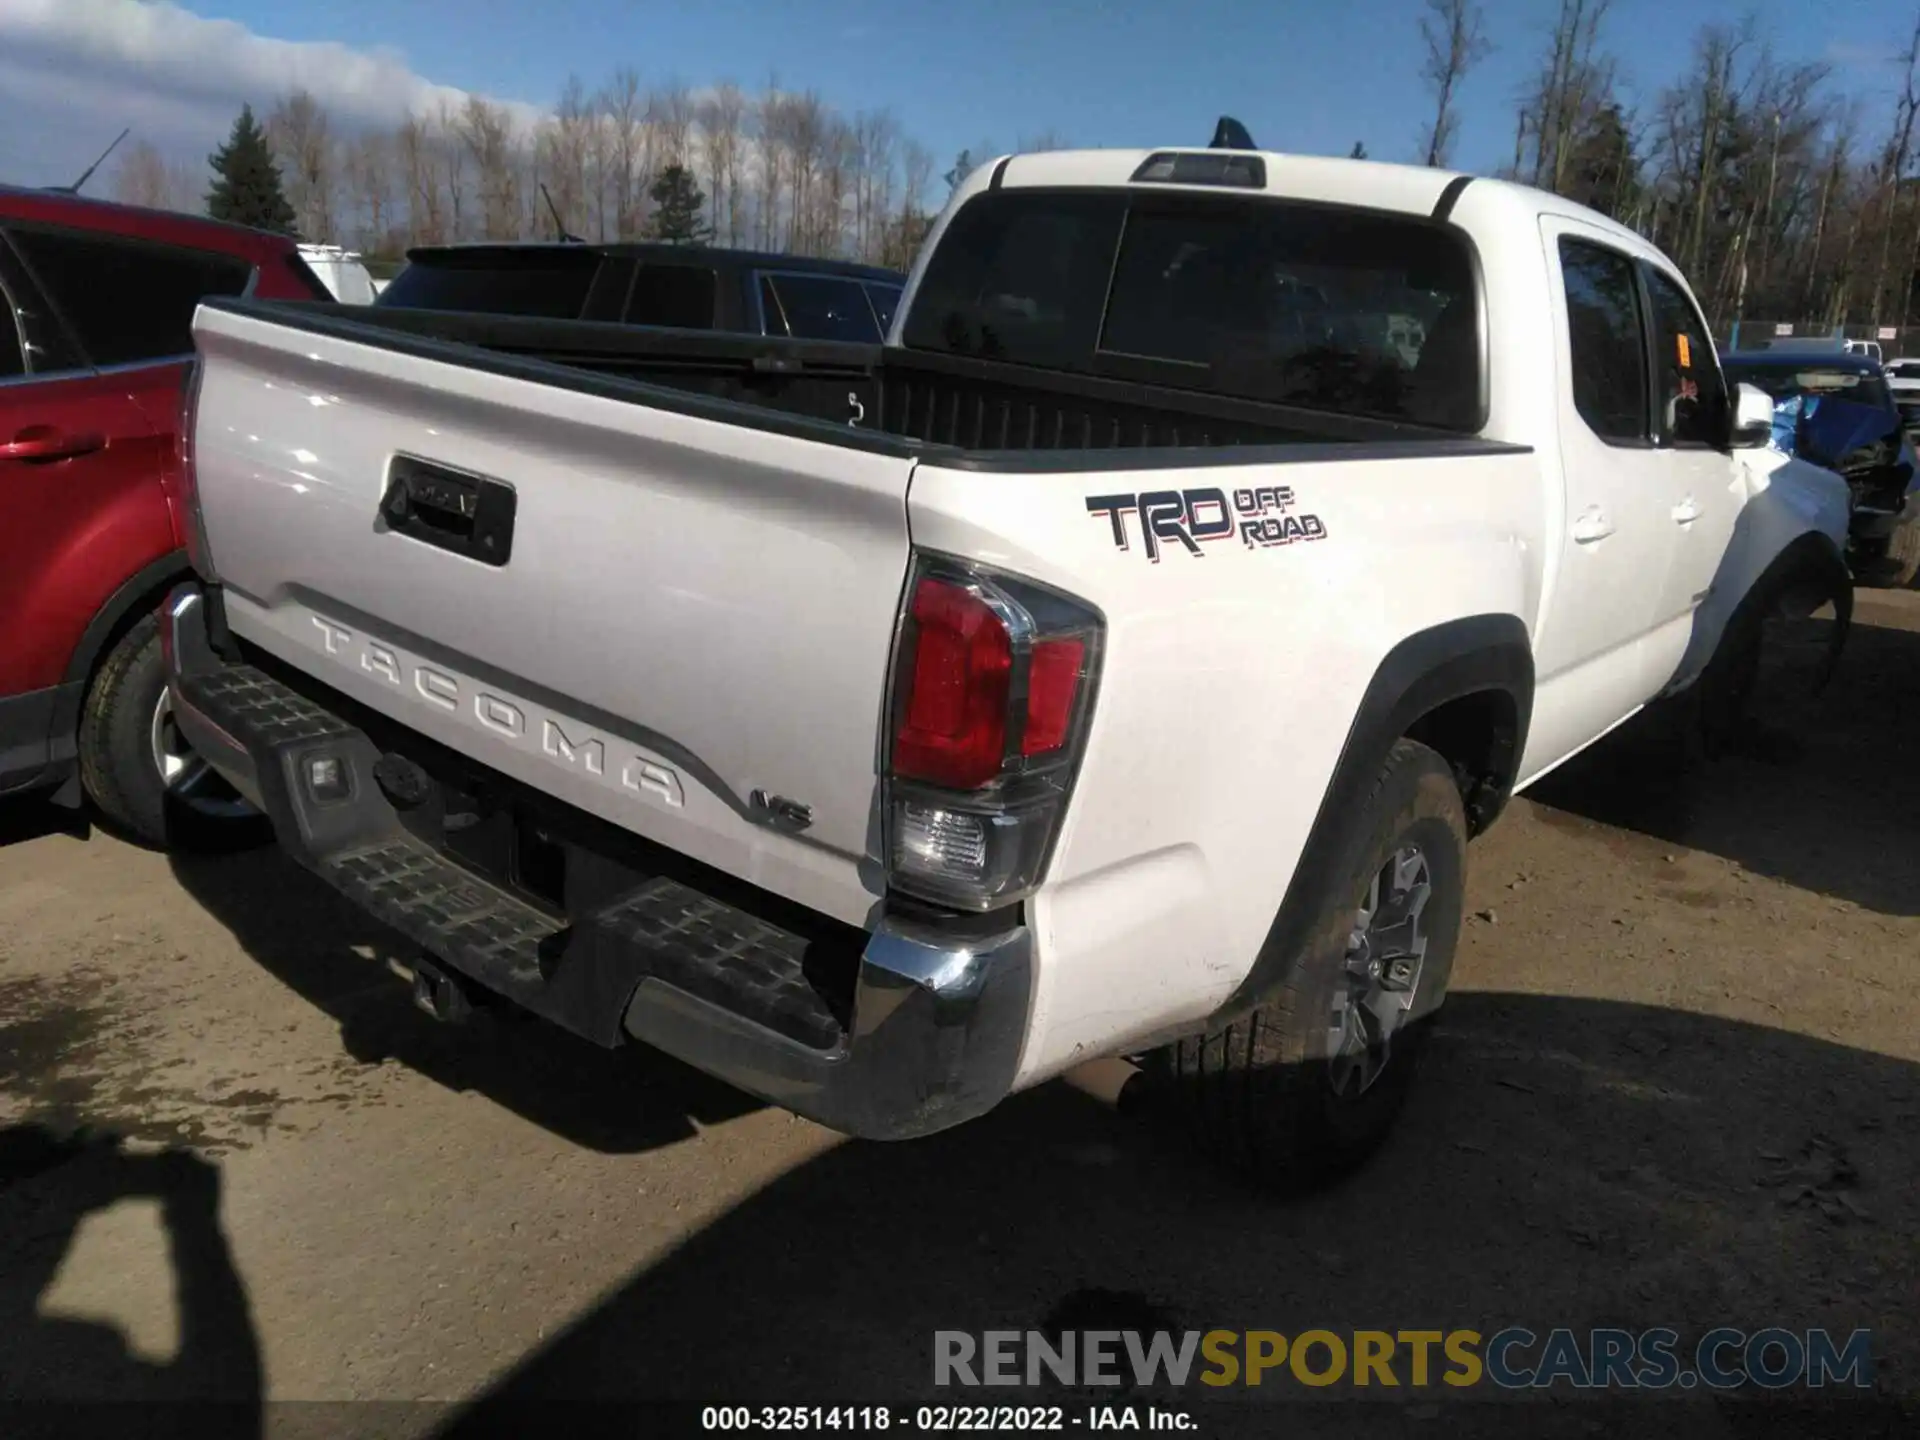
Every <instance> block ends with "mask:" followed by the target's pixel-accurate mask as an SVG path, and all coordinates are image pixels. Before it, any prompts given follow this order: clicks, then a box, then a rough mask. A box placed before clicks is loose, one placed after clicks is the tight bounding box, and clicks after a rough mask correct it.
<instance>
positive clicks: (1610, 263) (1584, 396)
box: [1560, 239, 1647, 440]
mask: <svg viewBox="0 0 1920 1440" xmlns="http://www.w3.org/2000/svg"><path fill="white" fill-rule="evenodd" d="M1560 274H1561V277H1562V279H1563V280H1564V282H1565V285H1566V291H1567V334H1568V337H1569V340H1570V342H1571V348H1572V351H1573V403H1574V406H1575V407H1576V408H1577V409H1578V410H1579V411H1580V418H1581V419H1583V420H1585V421H1586V422H1587V424H1588V426H1589V427H1591V428H1592V430H1593V433H1594V434H1596V435H1598V436H1599V437H1600V438H1601V439H1603V440H1645V439H1646V438H1647V347H1646V332H1645V331H1644V330H1643V329H1642V327H1641V324H1640V301H1639V295H1638V291H1637V290H1636V288H1635V285H1634V278H1633V262H1632V261H1631V260H1629V259H1627V257H1626V256H1624V255H1622V254H1619V253H1618V252H1617V251H1613V250H1607V249H1603V248H1602V247H1600V246H1598V245H1589V244H1586V243H1585V242H1583V241H1579V240H1564V239H1563V240H1562V241H1561V242H1560Z"/></svg>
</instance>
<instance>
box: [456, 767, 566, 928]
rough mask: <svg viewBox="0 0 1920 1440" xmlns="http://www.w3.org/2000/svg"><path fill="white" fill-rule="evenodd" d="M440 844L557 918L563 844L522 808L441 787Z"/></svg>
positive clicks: (561, 911) (562, 902)
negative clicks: (442, 807)
mask: <svg viewBox="0 0 1920 1440" xmlns="http://www.w3.org/2000/svg"><path fill="white" fill-rule="evenodd" d="M442 797H443V799H442V803H443V806H444V809H443V811H442V813H441V815H440V816H439V822H440V827H439V828H440V832H441V834H440V837H439V843H440V844H441V846H442V848H444V849H445V851H446V853H447V854H448V855H449V856H451V857H452V858H453V859H455V860H457V861H459V862H460V864H462V865H464V866H465V867H466V868H467V869H469V870H472V871H473V872H475V873H476V874H478V875H482V876H484V877H485V878H486V879H488V880H491V881H493V883H494V884H496V885H501V886H504V887H505V888H507V889H509V890H511V891H513V892H514V893H515V894H517V895H519V896H520V897H521V898H522V899H525V900H528V901H531V902H532V903H533V904H535V905H538V906H539V907H541V908H542V909H544V910H547V911H549V912H551V913H552V914H553V915H554V916H555V917H557V918H564V916H565V914H566V909H567V851H566V847H565V846H564V845H563V844H562V843H561V842H560V841H559V839H558V838H557V837H555V836H554V835H553V834H552V833H551V832H550V831H549V830H548V829H547V828H546V827H545V826H544V825H542V824H541V823H540V821H539V820H538V819H537V818H536V817H534V816H533V815H531V814H529V813H528V812H527V811H526V810H525V809H524V808H523V807H521V806H519V805H515V804H512V803H510V802H501V801H496V800H495V799H494V798H493V797H491V796H487V795H476V794H469V793H465V792H462V791H459V790H454V789H451V788H448V789H444V790H443V791H442Z"/></svg>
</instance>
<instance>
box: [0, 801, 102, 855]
mask: <svg viewBox="0 0 1920 1440" xmlns="http://www.w3.org/2000/svg"><path fill="white" fill-rule="evenodd" d="M47 835H70V836H72V837H73V838H74V839H76V840H88V839H91V838H92V837H93V822H92V821H91V820H90V819H89V818H88V815H87V812H86V811H85V810H75V809H70V808H68V807H66V806H63V805H55V804H54V803H53V802H52V801H51V800H49V799H47V798H46V796H44V795H0V849H4V848H5V847H6V846H8V845H20V844H24V843H25V842H26V841H28V840H38V839H40V838H42V837H43V836H47Z"/></svg>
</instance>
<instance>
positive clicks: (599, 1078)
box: [170, 848, 760, 1154]
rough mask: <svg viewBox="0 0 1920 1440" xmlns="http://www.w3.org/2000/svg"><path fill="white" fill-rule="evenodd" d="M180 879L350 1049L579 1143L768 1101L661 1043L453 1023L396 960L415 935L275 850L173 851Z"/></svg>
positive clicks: (621, 1146)
mask: <svg viewBox="0 0 1920 1440" xmlns="http://www.w3.org/2000/svg"><path fill="white" fill-rule="evenodd" d="M170 863H171V865H172V868H173V872H174V875H175V877H176V878H177V879H178V880H179V882H180V884H181V886H182V888H184V889H185V890H186V891H187V893H188V894H190V895H191V896H193V898H194V899H195V900H196V901H197V902H198V903H199V904H200V905H201V906H202V907H204V908H205V909H206V911H207V913H208V914H210V915H212V916H213V917H214V918H215V919H216V920H218V921H219V922H220V923H221V924H222V925H224V926H225V927H226V928H227V929H228V930H229V931H231V932H232V934H233V937H234V939H235V940H237V941H238V942H239V944H240V945H241V947H242V948H243V949H244V950H245V951H246V952H247V954H248V955H249V956H250V957H251V958H252V959H253V960H255V961H256V962H258V963H259V964H260V966H261V967H262V968H264V969H265V970H266V971H267V972H268V973H269V974H271V975H273V976H274V977H275V978H276V979H278V980H279V981H280V982H281V983H282V984H284V985H286V986H287V987H288V988H289V989H291V990H293V991H294V992H295V993H296V994H298V995H300V996H301V997H302V998H303V999H305V1000H306V1001H307V1002H308V1003H309V1004H312V1005H314V1006H316V1007H317V1008H319V1009H321V1010H323V1011H325V1012H326V1013H327V1014H328V1015H330V1016H332V1017H333V1019H334V1020H336V1021H337V1022H338V1023H339V1026H340V1041H341V1045H342V1046H343V1048H344V1049H345V1050H346V1051H347V1053H348V1054H349V1055H350V1056H352V1057H353V1058H354V1059H355V1060H358V1061H360V1062H361V1063H363V1064H366V1065H377V1064H379V1063H380V1062H382V1061H384V1060H389V1059H391V1060H397V1061H399V1062H400V1063H401V1064H403V1065H406V1066H408V1067H409V1068H410V1069H413V1070H415V1071H417V1072H419V1073H420V1074H422V1075H425V1076H426V1077H428V1078H429V1079H431V1080H434V1081H435V1082H437V1083H439V1084H441V1085H445V1086H447V1087H448V1088H449V1089H452V1090H459V1091H474V1092H477V1093H479V1094H482V1095H485V1096H486V1097H487V1098H488V1099H490V1100H492V1101H493V1102H494V1103H495V1104H498V1105H501V1106H504V1107H505V1108H507V1109H509V1110H512V1111H514V1112H515V1113H516V1114H519V1115H521V1116H522V1117H524V1118H526V1119H528V1120H531V1121H533V1122H534V1123H535V1124H537V1125H540V1126H542V1127H544V1128H545V1129H547V1130H550V1131H552V1132H553V1133H554V1134H556V1135H559V1136H562V1137H564V1138H565V1139H567V1140H569V1141H571V1142H572V1143H574V1144H576V1145H583V1146H586V1147H587V1148H589V1149H592V1150H598V1151H602V1152H605V1153H609V1154H632V1153H636V1152H639V1151H643V1150H651V1149H655V1148H657V1147H660V1146H664V1145H671V1144H673V1143H675V1142H676V1141H680V1140H684V1139H687V1138H688V1137H690V1136H692V1135H694V1134H695V1133H697V1132H696V1129H695V1126H694V1123H693V1122H694V1121H696V1120H697V1121H699V1122H700V1123H701V1124H713V1123H715V1122H717V1121H721V1120H727V1119H731V1118H733V1117H735V1116H738V1115H742V1114H745V1113H747V1112H748V1111H751V1110H754V1109H758V1108H760V1107H759V1102H758V1101H756V1100H753V1099H752V1098H750V1097H749V1096H746V1095H743V1094H742V1093H741V1092H739V1091H738V1090H735V1089H733V1088H732V1087H731V1086H728V1085H724V1084H722V1083H720V1082H719V1081H717V1080H713V1079H711V1078H709V1077H708V1076H706V1075H704V1074H702V1073H700V1072H699V1071H697V1070H694V1069H691V1068H690V1067H688V1066H685V1065H682V1064H680V1063H679V1062H678V1061H676V1060H673V1059H672V1058H670V1057H668V1056H666V1055H662V1054H660V1053H659V1052H658V1051H655V1050H650V1049H647V1048H646V1047H643V1046H638V1045H630V1046H626V1047H624V1048H622V1049H619V1050H603V1049H601V1048H600V1047H598V1046H596V1045H592V1044H589V1043H588V1042H586V1041H584V1040H578V1039H575V1038H574V1037H573V1036H571V1035H569V1034H567V1033H566V1032H565V1031H562V1030H560V1029H558V1028H557V1027H555V1026H552V1025H549V1024H546V1023H544V1022H540V1021H537V1020H533V1019H531V1018H520V1019H516V1018H515V1012H512V1011H502V1012H500V1013H498V1014H493V1013H484V1014H481V1015H479V1016H478V1017H476V1019H475V1021H474V1022H473V1023H472V1024H469V1025H460V1026H453V1025H443V1024H440V1023H438V1022H436V1021H433V1020H430V1019H428V1017H427V1016H425V1015H423V1014H422V1013H421V1012H420V1011H419V1010H417V1009H416V1008H415V1007H414V1004H413V999H412V993H411V991H410V989H409V988H408V986H407V984H406V983H405V982H404V981H403V980H402V979H400V978H398V977H397V976H395V975H394V974H392V973H391V972H390V971H389V970H388V968H387V960H388V959H389V958H404V957H406V956H407V955H409V954H410V953H412V952H411V951H410V950H409V948H408V946H407V942H406V941H405V940H404V939H403V938H402V937H400V936H399V935H397V934H395V933H394V932H393V931H391V930H389V929H387V928H386V927H385V926H383V925H381V924H379V923H378V922H377V921H375V920H373V919H371V918H370V917H368V916H367V915H365V914H363V913H362V912H361V911H359V910H358V909H356V908H355V907H354V906H353V905H351V904H349V903H348V902H347V901H346V900H344V899H342V898H341V897H340V896H339V895H337V894H336V893H334V891H333V890H331V889H330V888H328V887H327V886H326V885H325V884H324V883H323V882H321V881H320V880H318V879H316V878H314V877H313V876H311V875H309V874H307V873H306V872H305V871H303V870H301V869H300V868H299V867H298V866H296V865H294V864H293V863H292V862H291V861H290V860H287V859H286V858H285V857H284V856H283V855H282V854H281V853H280V852H279V851H278V850H277V849H273V848H265V849H259V850H250V851H246V852H243V853H240V854H233V855H222V856H194V855H176V856H173V857H171V858H170Z"/></svg>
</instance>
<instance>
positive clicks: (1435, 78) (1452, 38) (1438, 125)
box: [1420, 0, 1492, 166]
mask: <svg viewBox="0 0 1920 1440" xmlns="http://www.w3.org/2000/svg"><path fill="white" fill-rule="evenodd" d="M1426 3H1427V13H1426V14H1425V15H1423V16H1421V17H1420V38H1421V40H1422V41H1423V42H1425V44H1426V47H1427V59H1426V63H1425V64H1424V65H1423V66H1422V67H1421V69H1420V74H1421V75H1422V77H1423V78H1425V80H1426V81H1427V83H1428V84H1429V85H1431V86H1432V87H1433V121H1432V123H1431V124H1429V125H1428V126H1427V134H1426V143H1425V146H1424V148H1425V150H1426V154H1427V164H1429V165H1434V166H1439V165H1444V164H1446V163H1447V156H1448V154H1449V152H1450V151H1451V150H1452V148H1453V137H1454V132H1455V130H1457V129H1458V128H1459V124H1460V116H1459V113H1458V112H1457V111H1456V109H1455V108H1454V94H1455V92H1456V91H1457V90H1458V89H1459V88H1460V82H1461V81H1462V80H1464V79H1465V78H1466V75H1467V72H1468V71H1469V70H1471V69H1472V68H1473V67H1474V66H1475V65H1477V64H1478V63H1479V62H1480V61H1481V60H1484V59H1485V58H1486V56H1487V54H1488V52H1489V51H1490V50H1491V49H1492V46H1491V45H1490V44H1489V43H1488V42H1487V39H1486V35H1485V29H1484V23H1483V22H1484V19H1485V17H1484V15H1483V14H1482V12H1481V9H1480V7H1479V5H1477V4H1475V3H1474V0H1426Z"/></svg>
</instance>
